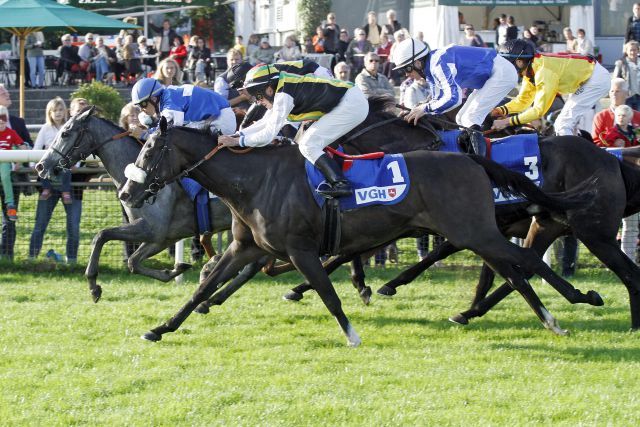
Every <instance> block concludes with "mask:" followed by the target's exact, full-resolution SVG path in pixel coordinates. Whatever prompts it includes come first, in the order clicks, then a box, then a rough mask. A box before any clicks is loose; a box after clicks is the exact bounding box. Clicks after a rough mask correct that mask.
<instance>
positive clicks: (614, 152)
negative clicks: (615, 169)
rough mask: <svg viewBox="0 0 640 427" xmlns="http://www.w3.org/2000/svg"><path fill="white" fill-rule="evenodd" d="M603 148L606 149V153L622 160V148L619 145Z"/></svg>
mask: <svg viewBox="0 0 640 427" xmlns="http://www.w3.org/2000/svg"><path fill="white" fill-rule="evenodd" d="M605 150H607V153H609V154H611V155H612V156H614V157H615V158H617V159H618V160H620V161H622V148H621V147H616V148H605Z"/></svg>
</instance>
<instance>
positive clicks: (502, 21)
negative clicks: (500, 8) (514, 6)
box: [496, 13, 509, 46]
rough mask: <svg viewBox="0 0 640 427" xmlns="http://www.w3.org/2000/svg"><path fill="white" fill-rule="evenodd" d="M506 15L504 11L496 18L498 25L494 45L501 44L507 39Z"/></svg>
mask: <svg viewBox="0 0 640 427" xmlns="http://www.w3.org/2000/svg"><path fill="white" fill-rule="evenodd" d="M508 27H509V25H508V24H507V15H505V14H504V13H503V14H501V15H500V17H499V18H498V26H497V27H496V46H500V45H502V44H503V43H504V42H506V41H507V28H508Z"/></svg>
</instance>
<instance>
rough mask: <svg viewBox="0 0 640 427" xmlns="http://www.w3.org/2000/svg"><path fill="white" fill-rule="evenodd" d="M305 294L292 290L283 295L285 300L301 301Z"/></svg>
mask: <svg viewBox="0 0 640 427" xmlns="http://www.w3.org/2000/svg"><path fill="white" fill-rule="evenodd" d="M303 297H304V296H303V295H302V294H301V293H298V292H296V291H290V292H287V293H286V294H284V296H283V297H282V299H283V300H285V301H296V302H297V301H300V300H301V299H302V298H303Z"/></svg>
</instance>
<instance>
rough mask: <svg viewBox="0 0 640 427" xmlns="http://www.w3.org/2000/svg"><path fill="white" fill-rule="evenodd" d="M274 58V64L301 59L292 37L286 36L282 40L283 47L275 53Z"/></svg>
mask: <svg viewBox="0 0 640 427" xmlns="http://www.w3.org/2000/svg"><path fill="white" fill-rule="evenodd" d="M276 58H277V61H276V62H283V61H297V60H298V59H302V53H301V52H300V48H299V47H298V46H297V45H296V41H295V40H294V39H293V36H287V38H286V39H284V46H282V48H281V49H280V50H279V51H277V52H276Z"/></svg>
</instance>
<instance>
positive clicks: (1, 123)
mask: <svg viewBox="0 0 640 427" xmlns="http://www.w3.org/2000/svg"><path fill="white" fill-rule="evenodd" d="M8 122H9V110H8V109H7V107H5V106H4V105H0V150H12V149H13V148H22V149H27V146H26V145H24V141H23V140H22V138H20V135H18V134H17V133H16V131H15V130H13V129H11V128H10V127H8V126H7V123H8ZM11 169H12V166H11V163H6V162H5V163H0V183H1V184H2V190H3V191H4V198H5V202H6V204H7V217H8V218H9V221H16V220H17V219H18V211H17V209H16V208H17V205H16V202H15V198H14V194H13V182H12V181H11Z"/></svg>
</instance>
